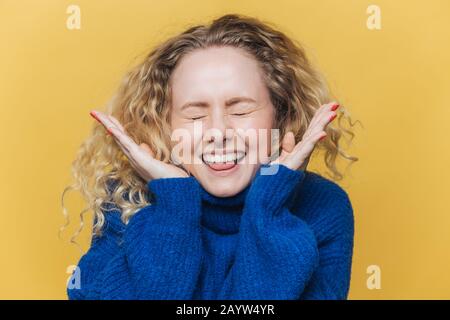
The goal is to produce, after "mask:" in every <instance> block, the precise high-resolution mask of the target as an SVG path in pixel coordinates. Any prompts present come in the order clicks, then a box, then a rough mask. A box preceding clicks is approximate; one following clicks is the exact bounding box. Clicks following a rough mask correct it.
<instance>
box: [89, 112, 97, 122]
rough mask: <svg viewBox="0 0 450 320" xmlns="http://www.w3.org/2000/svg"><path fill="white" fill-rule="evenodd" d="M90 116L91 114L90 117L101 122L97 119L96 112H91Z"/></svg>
mask: <svg viewBox="0 0 450 320" xmlns="http://www.w3.org/2000/svg"><path fill="white" fill-rule="evenodd" d="M89 114H90V115H91V116H92V118H94V119H95V120H97V121H100V120H99V119H98V118H97V115H96V114H95V112H94V111H91V112H89Z"/></svg>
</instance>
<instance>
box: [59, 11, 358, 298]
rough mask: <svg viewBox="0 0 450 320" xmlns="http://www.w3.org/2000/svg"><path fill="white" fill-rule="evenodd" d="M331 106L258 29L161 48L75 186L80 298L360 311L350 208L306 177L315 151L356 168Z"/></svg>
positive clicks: (200, 33)
mask: <svg viewBox="0 0 450 320" xmlns="http://www.w3.org/2000/svg"><path fill="white" fill-rule="evenodd" d="M330 100H331V99H330V95H329V93H328V90H327V86H326V85H325V82H324V80H323V79H322V78H321V76H320V74H319V73H318V72H317V71H316V70H315V69H314V68H313V67H312V66H311V65H310V63H309V62H308V59H307V58H306V56H305V54H304V51H303V50H302V49H301V47H300V46H298V45H295V44H294V43H293V42H292V41H291V40H290V39H289V38H288V37H286V36H285V35H284V34H282V33H281V32H279V31H276V30H275V29H273V28H272V27H270V26H269V25H268V24H265V23H262V22H261V21H259V20H256V19H254V18H250V17H245V16H241V15H225V16H223V17H221V18H219V19H216V20H215V21H213V22H212V23H211V24H210V25H208V26H196V27H193V28H190V29H188V30H186V31H185V32H183V33H182V34H180V35H178V36H176V37H174V38H172V39H169V40H167V41H166V42H165V43H163V44H161V45H159V46H158V47H157V48H155V49H154V50H153V51H152V52H151V53H150V54H149V55H148V56H147V57H146V58H145V60H144V61H143V62H142V63H141V64H139V65H138V66H136V67H135V68H134V69H133V70H131V71H130V72H129V74H128V75H127V77H126V78H125V80H124V82H123V84H122V85H121V87H120V89H119V91H118V92H117V94H116V95H115V97H114V99H113V100H112V102H111V104H110V105H109V107H108V110H107V112H106V113H102V112H99V111H92V112H91V115H92V116H93V117H94V118H96V119H97V120H98V122H99V123H100V124H102V125H103V126H104V128H106V130H104V129H103V128H102V126H100V125H98V126H96V127H95V129H94V132H93V135H92V137H90V138H89V139H88V140H87V141H86V142H85V143H84V144H83V146H82V148H81V150H80V152H79V155H78V157H77V159H76V161H75V162H74V173H75V177H76V179H77V183H76V184H75V185H74V188H76V189H78V190H80V191H81V192H82V193H83V194H84V195H85V196H86V198H87V199H88V201H89V204H90V206H91V208H92V209H93V210H94V212H95V221H94V228H93V232H94V236H93V239H92V243H91V247H90V249H89V251H88V252H87V253H86V254H85V255H83V257H82V258H81V260H80V261H79V263H78V269H77V273H78V276H81V282H80V286H75V287H68V296H69V298H70V299H345V298H347V294H348V289H349V283H350V272H351V261H352V250H353V233H354V232H353V210H352V206H351V203H350V201H349V198H348V196H347V194H346V192H345V191H344V190H343V189H341V188H340V187H339V186H338V185H337V184H335V183H334V182H331V181H330V180H328V179H325V178H323V177H321V176H319V175H318V174H315V173H312V172H309V171H307V170H306V165H307V163H308V161H309V158H310V156H311V153H312V151H313V150H314V148H315V146H316V145H319V146H322V147H323V148H324V149H325V150H326V152H327V153H326V159H327V166H328V167H329V168H330V169H331V170H332V171H333V172H334V173H335V175H337V176H339V175H340V174H339V172H338V171H337V169H336V167H335V163H334V162H335V159H336V156H337V154H341V155H342V156H343V157H345V158H347V159H350V160H352V161H355V160H356V158H353V157H350V156H347V155H346V154H345V153H343V152H342V151H341V150H340V148H339V143H338V142H339V139H340V137H341V135H342V129H340V128H337V127H331V125H330V122H331V121H333V119H334V118H335V117H336V116H337V112H338V111H337V109H338V107H339V104H338V103H333V102H330ZM342 109H343V107H342V106H340V109H339V110H342ZM277 130H278V131H277ZM344 131H345V130H344ZM274 132H275V138H274V134H273V133H274ZM346 132H350V131H349V130H347V131H346ZM105 133H107V134H105ZM249 133H250V134H249ZM251 133H257V134H255V135H252V134H251ZM276 133H278V137H282V139H281V140H282V142H281V144H278V139H277V135H276ZM180 138H182V139H180ZM324 138H325V139H324ZM322 139H324V140H322ZM180 140H182V142H179V141H180ZM177 142H178V143H177ZM180 149H181V152H180V151H179V150H180ZM176 151H178V152H176ZM72 277H75V273H74V275H73V276H72Z"/></svg>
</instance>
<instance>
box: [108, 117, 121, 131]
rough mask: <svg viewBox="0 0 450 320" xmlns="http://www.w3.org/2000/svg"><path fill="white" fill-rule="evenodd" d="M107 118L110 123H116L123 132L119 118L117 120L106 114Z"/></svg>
mask: <svg viewBox="0 0 450 320" xmlns="http://www.w3.org/2000/svg"><path fill="white" fill-rule="evenodd" d="M108 118H109V119H110V120H111V122H112V123H114V124H115V125H116V127H117V128H119V129H120V130H121V131H122V132H125V129H124V127H123V126H122V124H121V123H120V122H119V120H117V119H116V118H115V117H113V116H108Z"/></svg>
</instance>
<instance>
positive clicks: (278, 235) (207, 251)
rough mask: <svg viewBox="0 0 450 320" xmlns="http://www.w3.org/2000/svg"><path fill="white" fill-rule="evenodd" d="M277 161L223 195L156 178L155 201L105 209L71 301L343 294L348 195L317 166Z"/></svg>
mask: <svg viewBox="0 0 450 320" xmlns="http://www.w3.org/2000/svg"><path fill="white" fill-rule="evenodd" d="M268 166H269V165H263V166H262V168H267V167H268ZM271 166H276V165H271ZM277 167H278V171H277V173H276V174H274V175H264V174H261V169H260V170H259V171H258V172H257V174H256V176H255V178H254V179H253V181H252V183H251V184H249V185H248V186H247V187H246V188H245V189H244V190H242V191H241V192H239V193H238V194H236V195H234V196H232V197H225V198H221V197H217V196H214V195H212V194H210V193H208V192H207V191H206V190H205V189H204V188H203V187H202V186H201V184H200V183H199V182H198V181H197V180H196V179H195V178H194V177H188V178H162V179H156V180H152V181H150V182H149V183H148V190H149V195H152V196H153V199H154V201H153V202H152V204H151V205H148V206H146V207H144V208H142V209H140V210H139V211H138V212H137V213H135V214H134V215H133V217H132V218H131V219H130V221H129V223H128V224H127V225H125V224H124V223H123V222H122V221H121V218H120V211H119V210H113V211H108V212H105V216H106V224H105V227H104V229H103V230H104V231H103V234H102V236H99V237H94V238H93V239H92V242H91V247H90V249H89V250H88V252H87V253H86V254H84V255H83V256H82V257H81V259H80V261H79V263H78V267H79V271H80V274H81V287H80V288H73V289H69V288H68V289H67V293H68V297H69V299H157V300H165V299H173V300H178V299H183V300H188V299H199V300H200V299H208V300H216V299H224V300H227V299H236V300H238V299H251V300H253V299H255V300H256V299H258V300H259V299H261V300H266V299H274V300H291V299H346V298H347V296H348V290H349V284H350V278H351V276H350V275H351V264H352V253H353V235H354V218H353V209H352V205H351V203H350V200H349V197H348V195H347V193H346V192H345V191H344V190H343V189H342V188H341V187H340V186H338V185H337V184H336V183H334V182H332V181H330V180H328V179H326V178H324V177H322V176H320V175H318V174H316V173H313V172H309V171H302V170H291V169H289V168H288V167H286V166H284V165H277Z"/></svg>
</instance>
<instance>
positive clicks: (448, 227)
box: [0, 0, 450, 299]
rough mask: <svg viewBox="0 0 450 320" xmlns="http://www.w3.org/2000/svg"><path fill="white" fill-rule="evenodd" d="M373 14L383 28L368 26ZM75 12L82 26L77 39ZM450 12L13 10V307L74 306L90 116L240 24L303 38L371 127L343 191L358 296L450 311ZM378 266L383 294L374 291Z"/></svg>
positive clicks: (5, 275)
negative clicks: (69, 287) (197, 29)
mask: <svg viewBox="0 0 450 320" xmlns="http://www.w3.org/2000/svg"><path fill="white" fill-rule="evenodd" d="M372 3H374V4H377V5H379V6H380V8H381V24H382V28H381V30H368V28H367V27H366V20H367V17H368V15H367V13H366V9H367V7H368V6H369V5H370V4H372ZM70 4H77V5H79V6H80V8H81V30H72V31H71V30H68V29H67V28H66V19H67V17H68V14H67V13H66V9H67V7H68V6H69V5H70ZM449 11H450V2H448V1H447V0H441V1H439V0H432V1H417V0H415V1H411V0H408V1H406V0H404V1H400V0H396V1H392V0H377V1H375V2H373V1H365V0H345V1H344V0H340V1H338V0H327V1H325V0H320V1H319V0H314V1H313V0H297V1H293V0H292V1H286V0H277V1H261V0H255V1H242V0H239V1H237V0H226V1H225V0H224V1H211V0H207V1H189V2H186V1H144V0H142V1H137V0H135V1H112V0H108V1H100V0H96V1H93V0H89V1H88V0H83V1H62V0H53V1H50V0H45V1H44V0H40V1H24V0H20V1H19V0H6V1H5V0H0V112H1V114H0V120H1V125H0V132H1V140H2V157H1V160H0V168H1V169H0V170H1V171H0V172H1V184H0V197H1V216H0V218H1V219H0V226H1V230H0V255H1V256H0V298H8V299H16V298H24V299H41V298H42V299H52V298H55V299H65V298H66V293H65V283H66V279H67V277H68V274H67V273H66V268H67V267H68V266H69V265H71V264H76V263H77V261H78V259H79V257H80V254H81V252H80V251H79V249H78V248H77V247H76V246H75V245H72V244H69V243H68V239H69V235H70V234H72V233H73V232H74V231H75V227H76V226H77V225H78V221H79V220H78V217H77V216H78V212H79V211H80V210H81V209H82V207H83V203H82V200H81V197H80V196H79V195H77V194H73V193H69V196H68V198H67V199H68V201H67V205H68V207H69V209H70V212H71V216H72V222H73V223H72V224H71V227H70V228H69V229H68V230H67V232H65V233H64V236H63V238H62V239H61V240H59V239H58V237H57V231H58V228H59V227H60V226H61V225H62V224H63V223H64V219H63V217H62V211H61V206H60V195H61V192H62V190H63V188H64V187H65V186H66V185H67V184H68V183H69V182H70V181H71V173H70V165H71V162H72V160H73V159H74V157H75V152H76V150H77V147H78V146H79V145H80V143H81V142H82V141H83V139H84V138H85V137H86V136H87V135H88V133H89V132H90V129H91V127H92V125H93V119H92V118H91V117H90V116H89V114H88V111H89V110H91V109H93V108H101V106H102V105H103V104H104V103H105V102H106V101H107V100H108V98H109V97H110V96H111V95H112V93H113V92H114V89H115V88H116V85H117V84H118V82H119V81H120V78H121V76H122V75H123V73H124V72H125V71H126V70H127V69H128V68H129V67H130V66H131V65H132V64H133V63H134V62H135V61H136V60H135V58H136V57H138V56H140V55H142V54H143V53H145V52H146V51H147V50H149V49H150V48H151V46H152V45H154V44H155V43H157V42H158V41H161V40H163V39H164V38H165V37H168V36H170V35H174V34H176V33H177V32H180V31H182V30H184V29H185V27H187V26H188V25H191V24H193V23H203V22H208V21H209V20H210V19H212V18H214V17H217V16H219V15H221V14H225V13H232V12H236V13H243V14H248V15H253V16H256V17H259V18H262V19H266V20H270V21H272V22H274V23H275V24H277V25H278V26H279V28H280V29H281V30H282V31H284V32H286V33H287V34H288V35H289V36H292V37H295V38H296V39H298V40H299V41H300V42H302V43H303V44H304V45H305V46H306V48H307V50H308V52H309V54H310V56H311V58H312V59H313V61H315V62H316V64H318V66H319V67H320V68H321V70H322V71H323V72H324V73H325V75H326V77H327V79H328V81H329V82H330V84H331V87H332V90H333V91H334V92H335V93H336V95H337V96H338V97H339V99H340V100H341V101H342V102H343V103H344V104H346V105H347V107H348V109H349V111H350V112H351V114H352V117H353V119H354V120H360V121H361V122H362V124H363V125H364V128H361V126H359V125H357V126H356V127H355V128H356V134H357V136H356V138H355V140H354V144H353V147H352V148H351V149H349V150H348V151H349V152H350V153H351V154H352V155H356V156H358V157H359V158H360V161H359V162H357V163H356V164H355V165H354V166H353V167H352V168H351V170H350V172H349V175H347V177H346V179H345V180H343V181H342V182H340V185H341V186H342V187H344V188H345V189H346V190H347V192H348V193H349V195H350V198H351V200H352V204H353V208H354V212H355V223H356V224H355V226H356V235H355V251H354V257H353V273H352V282H351V288H350V295H349V298H350V299H408V298H410V299H417V298H424V299H431V298H437V299H442V298H446V299H449V298H450V272H449V270H450V250H449V243H450V232H449V231H450V210H449V191H450V188H449V181H450V170H449V169H448V167H447V166H448V165H450V159H449V155H450V148H449V142H448V138H449V135H448V132H447V128H449V126H448V125H447V123H448V122H447V121H448V120H449V119H450V106H449V103H450V90H449V88H450V76H449V71H450V41H449V39H450V35H449V33H450V20H449V19H448V12H449ZM315 167H317V168H318V169H320V170H321V171H322V172H323V165H322V164H321V163H318V162H317V161H315V162H314V163H312V164H311V168H315ZM341 168H343V166H341ZM89 223H90V222H89V221H88V224H89ZM88 237H89V228H87V229H85V231H84V232H83V233H82V236H81V238H80V239H79V240H80V244H81V246H82V248H83V250H86V249H87V246H88V241H87V239H88ZM372 264H375V265H379V266H380V268H381V289H379V290H369V289H367V287H366V279H367V277H368V274H367V273H366V269H367V267H368V266H369V265H372ZM336 276H339V275H336Z"/></svg>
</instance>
